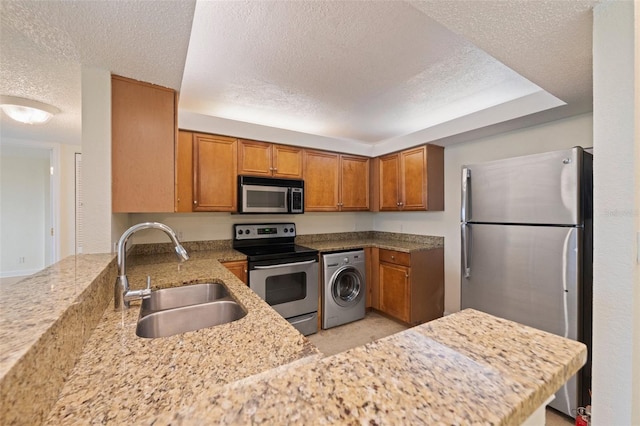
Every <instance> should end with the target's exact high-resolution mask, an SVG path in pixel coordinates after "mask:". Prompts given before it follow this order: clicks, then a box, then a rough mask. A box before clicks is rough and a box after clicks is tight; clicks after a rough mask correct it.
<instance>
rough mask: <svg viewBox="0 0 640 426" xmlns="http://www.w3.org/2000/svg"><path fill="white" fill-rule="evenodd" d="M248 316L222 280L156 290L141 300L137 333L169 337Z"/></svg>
mask: <svg viewBox="0 0 640 426" xmlns="http://www.w3.org/2000/svg"><path fill="white" fill-rule="evenodd" d="M245 315H247V311H246V310H245V309H244V308H243V307H242V306H240V305H239V304H238V303H237V302H236V301H235V300H233V299H232V298H231V296H230V295H229V292H228V291H227V289H226V288H225V287H224V285H222V284H219V283H205V284H192V285H185V286H181V287H172V288H166V289H161V290H155V291H152V292H151V295H150V296H149V297H147V298H145V299H143V300H142V306H141V307H140V318H139V319H138V325H137V327H136V335H138V336H140V337H147V338H156V337H168V336H173V335H174V334H179V333H185V332H187V331H195V330H200V329H202V328H207V327H212V326H215V325H220V324H226V323H229V322H232V321H236V320H239V319H240V318H243V317H244V316H245Z"/></svg>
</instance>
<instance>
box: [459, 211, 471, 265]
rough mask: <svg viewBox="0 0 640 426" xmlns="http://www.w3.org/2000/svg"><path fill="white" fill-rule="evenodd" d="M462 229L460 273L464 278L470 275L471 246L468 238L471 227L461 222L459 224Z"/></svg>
mask: <svg viewBox="0 0 640 426" xmlns="http://www.w3.org/2000/svg"><path fill="white" fill-rule="evenodd" d="M461 231H462V275H463V276H464V277H465V278H469V277H471V266H470V265H471V264H470V260H471V247H470V244H469V242H470V239H471V228H470V227H469V225H467V224H466V223H463V224H462V226H461Z"/></svg>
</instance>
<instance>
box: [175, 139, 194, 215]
mask: <svg viewBox="0 0 640 426" xmlns="http://www.w3.org/2000/svg"><path fill="white" fill-rule="evenodd" d="M175 171H176V200H175V211H176V212H181V213H182V212H191V211H193V177H194V176H193V133H192V132H186V131H184V130H180V131H179V132H178V140H177V141H176V170H175Z"/></svg>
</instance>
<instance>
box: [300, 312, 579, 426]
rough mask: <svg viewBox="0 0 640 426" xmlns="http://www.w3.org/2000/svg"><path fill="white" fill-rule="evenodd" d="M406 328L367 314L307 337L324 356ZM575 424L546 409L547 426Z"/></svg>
mask: <svg viewBox="0 0 640 426" xmlns="http://www.w3.org/2000/svg"><path fill="white" fill-rule="evenodd" d="M406 328H407V327H406V326H405V325H403V324H400V323H397V322H395V321H393V320H391V319H388V318H386V317H384V316H382V315H380V314H378V313H376V312H367V315H366V316H365V318H364V319H363V320H360V321H355V322H352V323H349V324H345V325H342V326H339V327H334V328H331V329H329V330H320V331H319V332H318V333H316V334H312V335H310V336H307V337H308V338H309V340H310V341H311V343H313V344H314V345H316V347H317V348H318V349H319V350H320V352H322V353H323V354H324V355H325V356H330V355H334V354H337V353H339V352H344V351H346V350H348V349H350V348H353V347H356V346H361V345H364V344H366V343H368V342H371V341H374V340H377V339H381V338H383V337H385V336H389V335H391V334H394V333H397V332H399V331H402V330H405V329H406ZM574 424H575V422H574V420H573V419H572V418H570V417H566V416H564V415H562V414H560V413H558V412H557V411H555V410H553V409H547V413H546V425H547V426H571V425H574Z"/></svg>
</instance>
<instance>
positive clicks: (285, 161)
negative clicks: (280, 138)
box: [271, 145, 302, 179]
mask: <svg viewBox="0 0 640 426" xmlns="http://www.w3.org/2000/svg"><path fill="white" fill-rule="evenodd" d="M271 151H272V155H273V159H272V163H273V176H275V177H281V178H287V179H302V149H301V148H296V147H295V146H286V145H273V146H272V147H271Z"/></svg>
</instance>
